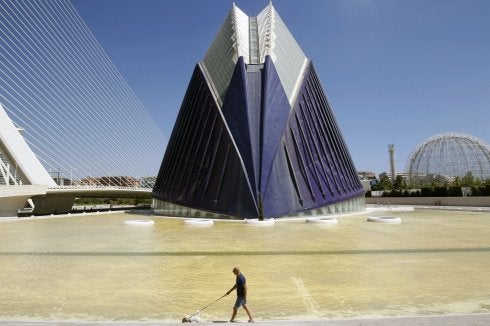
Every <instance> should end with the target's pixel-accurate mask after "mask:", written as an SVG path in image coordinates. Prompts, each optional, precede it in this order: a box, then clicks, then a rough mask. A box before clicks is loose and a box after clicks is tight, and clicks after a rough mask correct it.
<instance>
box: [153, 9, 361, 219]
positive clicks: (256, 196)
mask: <svg viewBox="0 0 490 326" xmlns="http://www.w3.org/2000/svg"><path fill="white" fill-rule="evenodd" d="M153 197H154V199H155V200H154V208H155V211H156V212H157V213H161V214H164V215H172V216H195V217H224V218H235V219H242V218H247V219H248V218H259V219H268V218H277V217H285V216H314V215H327V214H332V213H339V212H352V211H359V210H362V209H364V191H363V187H362V185H361V182H360V180H359V177H358V175H357V172H356V169H355V167H354V164H353V162H352V159H351V156H350V154H349V151H348V149H347V146H346V144H345V142H344V140H343V138H342V135H341V133H340V129H339V127H338V125H337V123H336V121H335V118H334V115H333V112H332V109H331V106H330V104H329V102H328V100H327V97H326V95H325V93H324V91H323V89H322V86H321V84H320V80H319V79H318V76H317V74H316V72H315V68H314V66H313V63H312V62H311V60H309V59H308V58H307V57H306V56H305V54H304V53H303V51H302V50H301V48H300V47H299V45H298V44H297V42H296V41H295V39H294V38H293V36H292V35H291V33H290V32H289V30H288V29H287V27H286V25H285V24H284V22H283V21H282V20H281V18H280V17H279V15H278V14H277V12H276V10H275V9H274V7H273V6H272V4H269V5H268V6H267V7H265V8H264V10H262V12H260V13H259V14H258V15H257V16H256V17H249V16H247V15H246V14H245V13H243V12H242V11H241V10H240V9H239V8H238V7H237V6H235V5H233V8H232V10H231V11H230V13H229V15H228V17H227V19H226V21H225V23H224V24H223V26H222V27H221V30H220V31H219V33H218V34H217V36H216V38H215V39H214V41H213V43H212V44H211V47H210V48H209V50H208V51H207V53H206V55H205V56H204V59H203V60H202V61H201V62H199V63H198V64H197V65H196V67H195V69H194V73H193V75H192V78H191V81H190V83H189V86H188V88H187V92H186V94H185V97H184V100H183V102H182V106H181V109H180V112H179V115H178V117H177V120H176V123H175V126H174V129H173V132H172V135H171V138H170V141H169V143H168V146H167V150H166V152H165V156H164V159H163V162H162V165H161V167H160V171H159V174H158V177H157V180H156V183H155V186H154V188H153Z"/></svg>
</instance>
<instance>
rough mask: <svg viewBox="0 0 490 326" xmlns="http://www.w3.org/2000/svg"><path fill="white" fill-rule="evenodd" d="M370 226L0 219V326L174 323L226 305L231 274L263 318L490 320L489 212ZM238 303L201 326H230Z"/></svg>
mask: <svg viewBox="0 0 490 326" xmlns="http://www.w3.org/2000/svg"><path fill="white" fill-rule="evenodd" d="M372 215H373V214H369V216H372ZM367 216H368V215H367V214H366V215H357V216H350V217H340V218H338V225H335V226H321V225H319V224H312V223H304V221H292V220H290V221H280V222H279V223H276V225H274V226H273V227H267V228H262V227H255V226H251V225H245V224H243V223H237V222H224V221H218V222H216V223H215V225H214V226H213V227H209V228H193V227H189V226H186V225H184V223H183V221H182V220H178V219H170V218H161V217H151V218H152V219H153V220H154V221H155V225H154V226H153V227H138V226H136V227H135V226H132V225H125V224H124V221H125V220H129V219H134V218H135V215H129V214H121V213H116V214H110V215H102V214H101V215H83V216H72V217H68V218H55V219H34V220H19V221H2V222H0V286H1V288H2V291H0V319H13V320H18V319H22V320H25V319H43V320H45V319H56V320H60V319H61V320H78V319H83V320H168V321H174V322H175V321H179V320H180V319H181V318H182V317H183V316H184V315H189V314H192V313H194V312H195V310H196V309H200V308H201V307H203V306H206V305H207V304H209V303H210V302H212V301H214V300H215V299H216V298H218V297H220V296H221V295H223V294H224V293H225V292H226V291H227V290H228V289H229V288H230V287H231V285H233V283H234V275H233V274H232V272H231V269H232V267H233V266H236V265H237V266H240V267H241V269H242V270H243V272H244V274H245V275H246V276H247V281H248V285H249V298H248V303H249V307H250V308H251V309H252V313H253V315H254V317H256V319H257V320H268V319H317V318H333V317H359V316H380V315H383V316H395V315H396V316H400V315H426V314H448V313H478V312H489V311H490V214H489V213H483V212H480V213H474V212H441V211H429V210H415V211H413V212H403V213H396V216H398V217H401V218H402V220H403V222H402V224H398V225H387V224H378V223H368V222H366V218H367ZM137 218H138V219H145V218H149V217H147V216H137ZM233 303H234V296H233V295H230V296H229V297H225V298H223V299H222V300H220V301H218V302H216V303H215V304H213V305H212V306H210V307H209V308H207V309H206V310H205V311H203V312H202V313H201V320H203V321H206V320H208V321H210V320H226V319H228V318H229V316H230V313H231V308H232V305H233ZM238 317H239V320H240V318H241V319H243V320H246V314H245V313H244V312H243V311H240V312H239V315H238Z"/></svg>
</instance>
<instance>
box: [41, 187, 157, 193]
mask: <svg viewBox="0 0 490 326" xmlns="http://www.w3.org/2000/svg"><path fill="white" fill-rule="evenodd" d="M66 190H126V191H127V190H130V191H141V192H151V191H152V188H142V187H122V186H54V187H48V191H66Z"/></svg>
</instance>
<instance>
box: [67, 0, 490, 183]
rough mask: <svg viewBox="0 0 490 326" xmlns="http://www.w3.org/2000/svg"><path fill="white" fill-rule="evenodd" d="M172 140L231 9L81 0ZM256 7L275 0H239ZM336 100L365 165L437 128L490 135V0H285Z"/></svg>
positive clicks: (285, 10) (371, 166)
mask: <svg viewBox="0 0 490 326" xmlns="http://www.w3.org/2000/svg"><path fill="white" fill-rule="evenodd" d="M72 2H73V4H74V5H75V7H76V9H77V10H78V12H79V13H80V15H81V16H82V18H83V19H84V21H85V22H86V23H87V25H88V26H89V28H90V29H91V30H92V32H93V33H94V35H95V37H96V38H97V39H98V41H99V42H100V44H101V45H102V47H103V48H104V49H105V50H106V52H107V53H108V55H109V56H110V58H111V59H112V61H113V62H114V64H115V65H116V67H117V68H118V69H119V71H120V72H121V74H122V75H123V76H124V77H125V78H126V80H127V82H128V83H129V85H130V86H131V88H132V89H133V91H134V92H135V93H136V95H137V96H138V97H139V99H140V100H141V101H142V103H143V105H144V106H145V107H146V109H147V110H148V111H149V113H150V115H151V116H152V117H153V118H154V119H155V121H156V123H157V124H158V125H159V126H160V127H161V129H162V131H163V132H164V134H165V135H166V136H167V137H169V136H170V134H171V131H172V127H173V124H174V122H175V118H176V116H177V113H178V111H179V108H180V104H181V102H182V99H183V96H184V93H185V91H186V88H187V84H188V83H189V80H190V78H191V74H192V71H193V69H194V66H195V64H196V63H197V62H198V61H199V60H201V59H202V58H203V57H204V54H205V52H206V50H207V48H208V47H209V45H210V44H211V42H212V41H213V38H214V36H215V35H216V33H217V32H218V31H219V29H220V27H221V25H222V24H223V22H224V20H225V18H226V15H227V14H228V12H229V11H230V9H231V7H232V1H224V0H209V1H203V0H72ZM235 3H236V4H237V6H238V7H239V8H240V9H242V10H243V11H244V12H245V13H246V14H248V15H249V16H255V15H257V14H258V13H259V12H260V11H261V10H262V9H263V8H264V7H265V6H266V5H267V3H268V1H265V0H261V1H258V0H242V1H240V0H237V1H235ZM273 5H274V7H275V8H276V10H277V11H278V13H279V15H280V16H281V18H282V19H283V21H284V22H285V24H286V25H287V26H288V28H289V30H290V31H291V33H292V34H293V36H294V37H295V38H296V40H297V42H298V43H299V45H300V46H301V47H302V49H303V51H304V52H305V54H306V56H307V57H309V58H310V59H311V60H312V61H313V64H314V65H315V68H316V70H317V73H318V75H319V77H320V80H321V81H322V84H323V87H324V90H325V92H326V94H327V96H328V98H329V100H330V103H331V104H332V106H333V110H334V113H335V116H336V118H337V122H338V124H339V126H340V128H341V130H342V133H343V135H344V138H345V141H346V142H347V145H348V147H349V150H350V152H351V155H352V157H353V159H354V163H355V165H356V168H357V169H358V170H369V171H373V172H375V173H377V174H378V173H380V172H383V171H388V170H389V165H388V144H391V143H393V144H395V146H396V164H397V170H398V171H403V170H404V169H405V163H406V160H407V158H408V156H409V155H410V152H411V151H412V150H414V149H415V147H416V146H417V145H419V144H420V143H422V142H423V141H424V140H425V139H427V138H428V137H431V136H433V135H435V134H438V133H444V132H464V133H467V134H470V135H473V136H476V137H479V138H481V139H483V140H484V141H485V142H487V143H489V142H490V19H489V18H488V17H489V13H490V1H488V0H302V1H293V0H275V1H273Z"/></svg>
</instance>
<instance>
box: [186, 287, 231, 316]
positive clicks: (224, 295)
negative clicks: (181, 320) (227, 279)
mask: <svg viewBox="0 0 490 326" xmlns="http://www.w3.org/2000/svg"><path fill="white" fill-rule="evenodd" d="M227 295H228V293H225V294H223V296H221V297H219V298H218V299H216V300H214V301H213V302H211V303H210V304H208V305H207V306H205V307H204V308H201V310H198V311H196V312H195V313H193V314H192V315H190V316H189V318H190V317H192V316H195V315H197V314H198V313H200V312H201V311H203V310H204V309H206V308H207V307H209V306H211V305H212V304H213V303H215V302H216V301H219V300H221V299H223V298H224V297H226V296H227Z"/></svg>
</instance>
